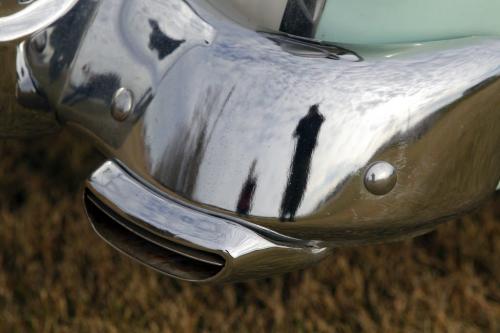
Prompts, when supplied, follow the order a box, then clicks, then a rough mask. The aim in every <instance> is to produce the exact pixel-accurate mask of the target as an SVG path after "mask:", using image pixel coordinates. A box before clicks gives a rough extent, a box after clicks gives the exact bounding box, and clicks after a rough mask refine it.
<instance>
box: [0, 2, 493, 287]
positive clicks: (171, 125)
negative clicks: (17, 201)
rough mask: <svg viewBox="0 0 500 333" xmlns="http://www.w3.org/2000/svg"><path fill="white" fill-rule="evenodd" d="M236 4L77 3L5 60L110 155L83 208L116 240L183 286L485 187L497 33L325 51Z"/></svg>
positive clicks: (355, 234)
mask: <svg viewBox="0 0 500 333" xmlns="http://www.w3.org/2000/svg"><path fill="white" fill-rule="evenodd" d="M39 1H40V2H41V1H42V0H39ZM299 2H300V3H302V4H306V3H307V4H317V5H318V4H321V3H322V2H321V1H319V2H314V1H310V2H307V1H303V2H301V1H298V2H294V3H299ZM36 3H38V2H36ZM36 3H34V4H33V5H30V6H28V7H27V8H26V10H27V9H28V8H30V7H31V6H35V4H36ZM253 3H254V4H257V3H260V2H259V1H255V2H253ZM280 3H281V2H276V3H275V5H276V6H278V5H279V4H280ZM289 3H291V2H284V1H283V2H282V3H281V4H282V5H283V7H282V9H283V13H284V12H285V11H286V10H287V8H288V4H289ZM251 4H252V3H250V2H242V1H236V0H235V1H222V0H220V1H215V0H189V1H184V0H162V1H156V0H147V1H145V0H128V1H121V0H106V1H100V0H79V1H78V2H77V3H76V4H75V6H74V7H72V9H71V10H70V11H69V12H68V13H67V14H66V15H64V16H63V17H62V18H61V19H59V20H57V21H56V22H55V23H54V24H52V25H51V26H49V27H47V28H46V29H44V30H42V31H39V32H37V33H35V34H32V35H30V36H29V38H27V40H26V42H25V44H23V45H24V46H22V47H23V48H22V49H21V50H20V51H19V53H18V59H20V61H21V62H20V65H19V66H18V68H21V69H22V71H24V72H25V73H29V77H28V78H30V79H31V81H30V80H28V79H27V78H26V77H21V79H22V80H20V87H21V88H22V89H20V91H23V92H25V93H26V95H28V96H35V95H36V96H43V98H46V99H47V103H48V105H50V106H51V107H52V108H53V109H55V110H56V112H57V118H58V119H59V120H60V121H61V123H62V124H64V125H65V126H68V127H70V128H72V129H74V130H77V131H80V132H81V133H83V135H85V136H86V137H87V138H89V139H90V140H92V141H93V142H94V143H95V145H96V146H97V147H98V148H100V149H101V150H102V151H103V152H104V153H105V154H106V155H107V156H108V157H109V158H110V160H112V162H108V163H106V164H105V165H104V166H103V167H102V168H100V169H99V170H98V171H96V173H95V174H94V175H93V176H92V178H91V180H90V181H89V183H88V189H89V193H91V194H92V195H93V196H94V198H95V200H94V201H93V199H92V198H90V197H88V198H90V199H88V200H87V201H86V202H87V203H88V205H90V206H89V207H92V205H93V206H95V207H97V208H96V210H95V211H96V212H100V211H101V213H98V214H97V215H92V214H89V215H92V216H91V218H92V219H93V223H94V225H95V226H96V229H98V232H100V233H101V234H102V235H103V236H104V237H105V238H107V239H108V240H109V241H110V242H111V243H112V244H113V245H114V246H116V247H118V248H120V249H121V250H123V251H125V252H127V253H128V254H130V255H132V256H135V257H136V258H138V259H139V260H141V261H143V262H146V263H147V264H149V265H150V266H153V267H155V268H156V269H159V270H161V271H163V272H165V273H167V274H170V275H173V276H177V277H180V278H184V279H188V280H220V281H223V280H226V279H227V280H233V279H240V278H244V277H254V276H262V275H265V274H269V273H270V272H277V271H280V270H285V269H293V268H294V267H300V266H303V264H305V263H306V262H308V261H310V260H316V258H319V257H321V256H322V255H323V254H324V253H326V250H325V249H326V248H332V247H335V246H340V245H353V244H361V243H370V242H380V241H389V240H398V239H402V238H405V237H410V236H415V235H418V234H422V233H424V232H427V231H429V230H432V229H433V228H434V227H435V226H436V225H437V224H438V223H439V222H441V221H443V220H444V219H446V218H449V217H451V216H454V215H457V214H460V213H462V212H464V211H466V210H468V209H471V208H473V207H475V206H476V205H478V204H479V203H481V202H482V201H483V200H484V199H485V198H487V197H488V196H489V195H491V194H492V193H494V191H495V189H496V188H497V185H498V181H499V179H500V168H499V166H500V151H499V150H498V146H499V144H500V108H499V105H500V38H497V37H474V38H462V39H454V40H444V41H437V42H429V43H415V44H404V45H401V44H396V45H377V46H363V45H356V46H354V45H335V44H331V43H327V42H324V41H317V40H311V39H310V33H309V31H310V29H313V28H314V27H313V28H311V26H307V27H303V28H300V29H299V28H297V29H298V31H287V33H286V34H285V33H282V32H279V30H280V29H281V26H282V25H281V23H282V22H281V21H280V23H279V24H278V25H276V24H275V23H273V24H275V25H274V26H272V27H271V26H269V27H268V28H266V27H265V26H264V25H260V24H261V23H259V22H258V20H255V19H254V18H253V17H252V16H251V15H250V16H245V15H247V14H245V13H247V12H248V11H249V10H250V11H251V10H254V9H252V8H250V7H251ZM299 5H300V4H299ZM249 6H250V7H249ZM300 6H302V5H300ZM280 8H281V7H280ZM307 8H309V9H308V13H309V14H308V15H306V16H307V17H309V18H311V19H312V20H310V22H314V17H315V16H314V15H317V14H314V15H312V14H311V13H319V12H320V11H321V10H320V8H321V6H319V7H307ZM311 8H314V10H312V9H311ZM302 9H303V8H302ZM276 10H277V11H279V10H281V9H279V10H278V9H276ZM318 15H319V14H318ZM271 16H273V15H271ZM271 16H270V17H271ZM292 16H293V15H292ZM245 17H246V18H248V20H247V21H245V20H244V19H245ZM277 17H280V16H279V15H278V16H277ZM242 19H243V20H242ZM263 19H264V20H267V18H263ZM266 22H267V21H266ZM264 23H265V22H264ZM264 23H262V24H264ZM268 23H269V22H267V23H265V24H268ZM276 26H277V27H278V28H276ZM298 26H299V25H298ZM298 26H297V27H298ZM290 29H291V28H290ZM0 47H1V45H0ZM23 52H24V53H23ZM30 82H31V83H33V85H32V86H31V85H30V84H29V83H30ZM30 93H33V94H31V95H30ZM26 100H29V99H26ZM35 100H36V99H35ZM0 107H1V106H0ZM0 111H1V110H0ZM1 115H2V113H1V112H0V116H1ZM0 133H1V131H0ZM381 161H383V162H384V163H380V162H381ZM376 162H379V163H376ZM386 163H387V164H386ZM99 207H100V208H99ZM96 216H99V218H97V217H96ZM154 235H156V236H154ZM157 237H160V239H158V238H157ZM127 240H130V242H131V244H130V246H128V245H127V242H128V241H127ZM179 244H180V245H179ZM158 246H159V247H160V248H161V249H163V250H161V251H162V253H163V255H164V256H165V257H164V258H167V257H168V258H174V257H175V258H177V259H179V257H177V256H178V255H180V256H181V257H183V258H184V259H182V260H181V259H179V260H180V262H182V263H183V264H182V265H180V266H175V265H172V264H165V263H164V261H162V260H160V261H157V260H156V259H154V258H152V257H151V254H152V253H153V254H154V253H155V251H156V250H151V248H152V247H154V248H155V249H158V248H157V247H158ZM177 246H184V247H187V248H190V249H196V250H199V251H203V252H204V253H212V254H215V255H218V256H221V257H222V258H224V261H225V264H224V269H223V270H221V271H220V272H218V273H214V272H215V271H212V268H213V267H212V268H210V269H208V270H205V271H204V272H205V273H206V274H214V275H213V276H208V277H207V276H206V275H203V276H204V277H203V278H202V277H200V275H197V276H196V277H195V276H192V275H189V274H191V273H192V267H193V266H192V265H191V264H186V260H185V258H189V260H197V261H199V262H204V263H206V262H205V261H203V260H199V258H200V257H196V256H194V255H190V254H188V253H191V252H190V250H189V249H188V250H185V249H184V248H183V250H179V248H178V247H177ZM158 251H160V249H158ZM165 251H167V252H165ZM168 251H169V252H168ZM315 251H316V252H315ZM179 252H182V253H181V254H179ZM193 257H196V258H193ZM177 259H175V260H174V259H173V260H174V261H175V262H177ZM232 265H234V267H233V268H231V267H232ZM245 265H247V266H245ZM179 272H180V273H179ZM207 272H209V273H207ZM198 273H200V272H198ZM205 273H203V274H205ZM179 274H180V275H182V276H180V275H179Z"/></svg>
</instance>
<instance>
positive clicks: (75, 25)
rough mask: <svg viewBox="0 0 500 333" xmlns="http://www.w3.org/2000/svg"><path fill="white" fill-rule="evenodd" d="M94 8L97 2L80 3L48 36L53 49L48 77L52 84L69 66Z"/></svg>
mask: <svg viewBox="0 0 500 333" xmlns="http://www.w3.org/2000/svg"><path fill="white" fill-rule="evenodd" d="M96 7H97V2H92V1H80V2H79V3H78V4H77V5H76V6H75V7H74V8H73V9H72V10H71V11H70V12H69V13H68V14H67V15H66V16H64V18H62V19H61V20H60V21H59V23H58V24H57V25H56V26H55V28H54V31H53V32H52V33H51V34H50V44H51V45H52V47H53V48H54V54H53V55H52V57H51V58H50V63H49V77H50V80H51V81H52V82H53V81H55V80H57V79H58V78H59V77H60V75H61V73H62V72H63V71H64V70H65V69H67V68H69V66H70V65H71V63H72V61H73V59H74V58H75V55H76V52H77V51H78V47H79V46H80V41H81V40H82V36H83V35H84V33H85V31H87V26H88V24H90V23H91V20H90V17H91V16H92V15H93V14H94V11H95V9H96Z"/></svg>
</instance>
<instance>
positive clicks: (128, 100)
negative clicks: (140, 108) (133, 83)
mask: <svg viewBox="0 0 500 333" xmlns="http://www.w3.org/2000/svg"><path fill="white" fill-rule="evenodd" d="M133 107H134V96H133V94H132V92H131V91H130V90H129V89H126V88H120V89H118V90H117V91H116V92H115V94H114V95H113V101H112V103H111V115H112V116H113V118H115V119H116V120H118V121H124V120H125V119H127V117H128V116H129V115H130V113H131V112H132V109H133Z"/></svg>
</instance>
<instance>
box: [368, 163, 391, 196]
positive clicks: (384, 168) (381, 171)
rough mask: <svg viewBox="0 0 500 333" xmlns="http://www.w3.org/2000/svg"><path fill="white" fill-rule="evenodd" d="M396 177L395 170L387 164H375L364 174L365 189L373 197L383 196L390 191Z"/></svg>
mask: <svg viewBox="0 0 500 333" xmlns="http://www.w3.org/2000/svg"><path fill="white" fill-rule="evenodd" d="M397 180H398V176H397V173H396V168H394V166H392V164H390V163H387V162H383V161H382V162H375V163H373V164H371V165H370V166H369V167H368V170H367V171H366V173H365V187H366V189H367V190H368V191H370V192H371V193H373V194H375V195H385V194H387V193H389V192H391V191H392V189H393V188H394V186H396V182H397Z"/></svg>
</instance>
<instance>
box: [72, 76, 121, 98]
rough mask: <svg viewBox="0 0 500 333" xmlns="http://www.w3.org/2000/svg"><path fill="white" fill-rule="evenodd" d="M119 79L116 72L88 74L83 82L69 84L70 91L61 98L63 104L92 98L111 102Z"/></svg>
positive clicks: (119, 81) (119, 84) (118, 86)
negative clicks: (77, 84) (75, 84)
mask: <svg viewBox="0 0 500 333" xmlns="http://www.w3.org/2000/svg"><path fill="white" fill-rule="evenodd" d="M120 86H121V80H120V77H119V76H118V74H115V73H104V74H90V76H89V77H88V79H87V81H86V82H85V84H82V85H80V86H76V87H75V86H73V85H72V86H71V90H72V92H71V93H70V94H69V95H67V96H65V97H64V99H63V103H64V104H68V105H75V104H77V103H78V102H81V101H83V100H86V99H89V98H92V99H98V100H101V101H103V102H104V103H106V104H107V105H110V104H111V100H112V99H113V95H114V93H115V92H116V91H117V90H118V89H119V88H120Z"/></svg>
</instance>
